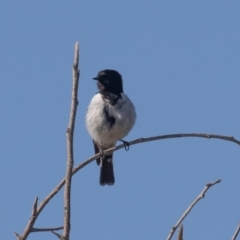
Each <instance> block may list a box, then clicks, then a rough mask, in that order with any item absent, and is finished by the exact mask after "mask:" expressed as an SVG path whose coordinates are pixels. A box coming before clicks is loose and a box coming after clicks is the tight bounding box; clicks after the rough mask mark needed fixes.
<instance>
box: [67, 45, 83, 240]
mask: <svg viewBox="0 0 240 240" xmlns="http://www.w3.org/2000/svg"><path fill="white" fill-rule="evenodd" d="M78 62H79V44H78V42H77V43H76V45H75V54H74V63H73V88H72V103H71V111H70V119H69V124H68V129H67V169H66V178H65V179H66V180H65V190H64V228H63V239H64V240H69V235H70V228H71V182H72V169H73V163H74V159H73V135H74V127H75V119H76V113H77V106H78V98H77V94H78V83H79V75H80V71H79V69H78Z"/></svg>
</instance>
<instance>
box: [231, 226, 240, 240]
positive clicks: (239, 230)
mask: <svg viewBox="0 0 240 240" xmlns="http://www.w3.org/2000/svg"><path fill="white" fill-rule="evenodd" d="M239 232H240V223H239V224H238V227H237V229H236V231H235V233H234V234H233V237H232V240H236V239H237V236H238V234H239Z"/></svg>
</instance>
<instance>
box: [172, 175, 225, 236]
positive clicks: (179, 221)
mask: <svg viewBox="0 0 240 240" xmlns="http://www.w3.org/2000/svg"><path fill="white" fill-rule="evenodd" d="M220 182H221V180H220V179H219V180H217V181H215V182H213V183H207V184H206V186H205V188H204V189H203V190H202V192H201V193H200V194H199V195H198V197H197V198H196V199H195V200H194V201H193V202H192V203H191V205H190V206H189V207H188V208H187V210H186V211H185V212H184V213H183V215H182V216H181V217H180V219H179V220H178V221H177V223H176V224H175V225H174V226H173V227H172V229H171V231H170V233H169V235H168V237H167V240H170V239H172V236H173V234H174V233H175V231H176V229H177V228H178V226H179V225H180V224H181V223H182V221H183V220H184V218H185V217H186V216H187V215H188V214H189V213H190V211H191V210H192V209H193V207H194V206H195V205H196V203H197V202H198V201H199V200H201V199H202V198H204V196H205V193H206V192H207V190H208V189H209V188H210V187H212V186H214V185H215V184H217V183H220Z"/></svg>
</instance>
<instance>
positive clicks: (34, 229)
mask: <svg viewBox="0 0 240 240" xmlns="http://www.w3.org/2000/svg"><path fill="white" fill-rule="evenodd" d="M62 229H63V227H52V228H32V229H31V232H51V231H58V230H62Z"/></svg>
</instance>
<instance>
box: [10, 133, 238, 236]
mask: <svg viewBox="0 0 240 240" xmlns="http://www.w3.org/2000/svg"><path fill="white" fill-rule="evenodd" d="M183 137H199V138H206V139H211V138H213V139H220V140H224V141H229V142H232V143H236V144H237V145H239V146H240V141H239V140H237V139H235V138H234V137H233V136H223V135H216V134H207V133H179V134H168V135H158V136H154V137H148V138H138V139H135V140H133V141H130V142H129V146H131V145H135V144H139V143H144V142H151V141H157V140H164V139H172V138H183ZM124 147H125V145H124V144H120V145H118V146H115V147H113V148H109V149H107V150H105V151H104V153H105V154H107V153H109V152H115V151H117V150H120V149H122V148H124ZM99 156H100V154H96V155H94V156H92V157H90V158H88V159H87V160H85V161H83V162H81V163H80V164H79V165H78V166H76V167H75V168H74V169H73V170H72V176H73V175H74V174H75V173H77V172H78V171H79V170H80V169H82V168H83V167H85V166H86V165H88V164H89V163H91V162H92V161H94V160H95V159H96V158H98V157H99ZM64 184H65V178H64V179H62V180H61V181H60V182H59V184H58V185H57V186H56V187H55V188H54V189H53V190H52V191H51V192H50V193H49V194H48V195H47V196H46V198H45V199H43V200H42V202H41V203H40V204H39V206H38V208H37V211H36V213H35V218H33V219H30V220H29V223H28V224H27V226H26V228H25V230H24V233H23V234H22V236H20V235H18V234H17V233H15V235H16V237H17V239H18V240H25V239H27V236H28V234H29V233H30V231H29V230H28V229H29V227H31V226H33V224H34V222H35V220H36V218H37V217H38V215H39V214H40V213H41V212H42V210H43V209H44V208H45V206H46V205H47V204H48V202H49V201H50V200H51V199H52V198H53V197H54V196H55V195H56V194H57V193H58V192H59V191H60V190H61V188H62V187H63V186H64Z"/></svg>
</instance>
